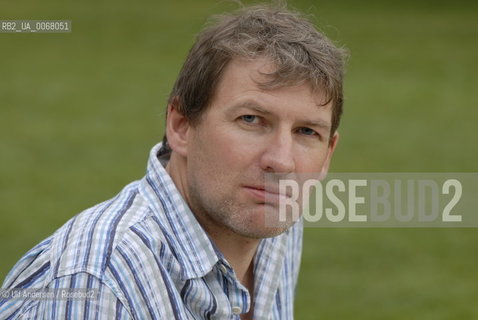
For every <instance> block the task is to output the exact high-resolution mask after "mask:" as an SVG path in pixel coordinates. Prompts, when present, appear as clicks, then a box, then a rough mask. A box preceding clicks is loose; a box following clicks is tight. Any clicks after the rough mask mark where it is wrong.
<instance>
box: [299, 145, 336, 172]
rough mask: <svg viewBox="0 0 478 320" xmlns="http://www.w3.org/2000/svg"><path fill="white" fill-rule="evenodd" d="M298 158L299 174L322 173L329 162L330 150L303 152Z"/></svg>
mask: <svg viewBox="0 0 478 320" xmlns="http://www.w3.org/2000/svg"><path fill="white" fill-rule="evenodd" d="M298 154H299V155H300V156H298V157H296V169H297V172H320V171H321V170H322V168H323V167H324V165H325V162H326V160H327V154H328V149H325V150H321V151H310V150H307V152H304V151H302V152H301V153H298Z"/></svg>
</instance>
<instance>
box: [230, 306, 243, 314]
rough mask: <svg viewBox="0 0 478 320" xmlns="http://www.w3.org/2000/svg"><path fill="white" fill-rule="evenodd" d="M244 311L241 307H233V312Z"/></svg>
mask: <svg viewBox="0 0 478 320" xmlns="http://www.w3.org/2000/svg"><path fill="white" fill-rule="evenodd" d="M241 311H242V309H241V307H232V313H234V314H240V313H241Z"/></svg>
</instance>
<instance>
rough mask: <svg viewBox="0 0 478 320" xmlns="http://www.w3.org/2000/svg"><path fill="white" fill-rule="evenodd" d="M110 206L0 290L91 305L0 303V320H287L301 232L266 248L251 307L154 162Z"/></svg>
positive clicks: (78, 224)
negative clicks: (56, 295)
mask: <svg viewBox="0 0 478 320" xmlns="http://www.w3.org/2000/svg"><path fill="white" fill-rule="evenodd" d="M160 146H161V144H158V145H156V146H155V147H154V148H153V149H152V150H151V154H150V158H149V163H148V169H147V174H146V176H145V177H144V178H143V179H142V180H139V181H136V182H133V183H131V184H129V185H127V186H126V187H125V188H124V189H123V190H122V191H121V192H120V193H119V194H118V195H117V196H116V197H114V198H113V199H111V200H108V201H106V202H103V203H101V204H98V205H96V206H95V207H93V208H90V209H88V210H86V211H84V212H82V213H80V214H79V215H77V216H75V217H74V218H72V219H71V220H70V221H68V222H67V223H66V224H65V225H64V226H63V227H61V228H60V229H59V230H57V231H56V232H55V233H54V234H53V235H52V236H51V237H49V238H47V239H46V240H44V241H43V242H41V243H40V244H38V245H37V246H36V247H34V248H33V249H32V250H30V251H29V252H28V253H27V254H26V255H25V256H24V257H23V258H22V259H21V260H20V261H19V262H18V263H17V264H16V265H15V267H14V268H13V269H12V271H10V273H9V274H8V276H7V278H6V279H5V282H4V283H3V288H49V289H54V288H88V289H95V290H96V292H97V294H98V295H97V299H50V300H48V299H33V298H27V299H3V300H0V319H18V318H21V319H113V318H114V319H131V318H132V319H166V320H171V319H239V314H240V313H245V312H247V311H248V310H249V308H250V305H251V301H252V303H253V304H254V319H258V320H261V319H292V318H293V301H294V291H295V285H296V282H297V275H298V271H299V263H300V254H301V246H302V224H301V223H296V224H295V225H294V226H293V227H291V228H290V229H289V230H288V231H287V232H285V233H283V234H281V235H280V236H277V237H274V238H268V239H263V240H261V242H260V245H259V247H258V249H257V252H256V255H255V258H254V276H255V280H254V281H255V282H254V298H253V299H252V300H251V297H250V295H249V292H248V290H247V289H246V288H245V287H244V286H242V285H241V283H240V282H239V281H238V279H237V278H236V276H235V273H234V271H233V269H232V268H231V266H230V264H229V263H228V262H227V261H226V260H225V258H224V257H223V255H222V254H221V253H220V252H219V251H218V250H217V249H216V248H215V246H214V245H213V244H212V242H211V240H210V239H209V238H208V236H207V234H206V233H205V232H204V230H203V229H202V228H201V226H200V225H199V223H198V222H197V220H196V218H195V217H194V215H193V213H192V212H191V211H190V209H189V208H188V206H187V205H186V204H185V202H184V200H183V198H182V196H181V194H180V193H179V192H178V190H177V189H176V186H175V185H174V183H173V181H172V180H171V178H170V176H169V175H168V173H167V172H166V171H165V169H164V168H163V166H162V164H161V162H160V161H159V160H158V152H159V149H160Z"/></svg>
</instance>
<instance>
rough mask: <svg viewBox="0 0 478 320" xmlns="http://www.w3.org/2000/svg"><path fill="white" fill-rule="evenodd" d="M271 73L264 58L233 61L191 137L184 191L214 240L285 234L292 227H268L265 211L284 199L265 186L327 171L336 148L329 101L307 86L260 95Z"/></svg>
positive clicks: (276, 90) (192, 129)
mask: <svg viewBox="0 0 478 320" xmlns="http://www.w3.org/2000/svg"><path fill="white" fill-rule="evenodd" d="M273 68H274V66H273V65H272V64H271V63H269V62H268V61H267V60H264V59H256V60H253V61H245V60H239V59H235V60H233V61H231V62H230V63H229V64H228V66H227V67H226V68H225V70H224V73H223V75H222V79H221V80H220V82H219V84H218V87H217V90H216V94H215V96H214V97H213V99H212V102H211V104H210V106H209V108H208V109H207V110H206V111H205V113H204V114H203V116H202V118H201V120H200V121H199V123H198V124H196V125H194V126H191V127H190V129H189V130H188V134H187V141H188V142H187V154H186V163H187V165H186V167H187V169H186V180H187V181H186V182H185V185H186V190H183V191H184V193H185V197H186V200H187V202H188V204H189V205H190V206H191V209H192V211H193V212H194V213H195V214H196V216H197V217H198V220H199V221H200V222H201V224H202V225H203V226H204V227H205V229H206V230H207V231H208V232H210V233H214V232H224V231H228V232H234V233H236V234H239V235H242V236H246V237H249V238H264V237H270V236H275V235H277V234H280V233H282V232H283V231H285V230H286V229H287V228H288V227H290V224H291V222H289V223H287V224H286V225H282V226H280V227H274V228H272V227H266V224H265V212H266V210H275V211H277V203H275V204H274V203H272V204H271V203H270V201H268V200H267V199H275V201H278V199H279V196H278V195H277V188H278V185H277V184H276V185H270V183H266V180H265V175H266V174H267V173H280V174H288V173H302V172H322V173H325V172H326V171H327V169H328V164H329V160H330V157H331V155H332V152H333V149H334V147H335V142H336V136H334V137H333V138H332V141H330V139H329V136H330V125H331V117H332V111H331V104H330V103H329V104H327V105H325V106H323V103H324V101H325V98H324V97H323V96H321V95H320V94H316V93H313V92H312V91H311V90H310V87H309V85H307V84H302V85H298V86H293V87H283V88H278V89H273V90H263V89H260V88H259V87H258V85H257V81H259V82H261V81H264V80H266V78H264V77H265V76H264V75H263V74H261V72H262V73H263V72H270V71H272V70H273ZM329 142H331V143H329ZM273 201H274V200H273ZM277 215H278V212H277Z"/></svg>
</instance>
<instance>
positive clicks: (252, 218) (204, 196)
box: [189, 180, 293, 239]
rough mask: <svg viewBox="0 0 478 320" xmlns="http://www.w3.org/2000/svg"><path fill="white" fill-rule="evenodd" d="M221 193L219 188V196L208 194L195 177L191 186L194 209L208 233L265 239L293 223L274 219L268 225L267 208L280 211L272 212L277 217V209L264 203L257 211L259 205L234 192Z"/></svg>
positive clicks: (191, 199)
mask: <svg viewBox="0 0 478 320" xmlns="http://www.w3.org/2000/svg"><path fill="white" fill-rule="evenodd" d="M190 181H191V180H190ZM201 190H202V191H201ZM210 192H211V190H210ZM223 192H224V191H223ZM212 193H214V191H212ZM218 195H220V193H219V192H217V191H216V196H214V195H211V194H208V193H207V192H205V191H204V188H201V187H200V186H198V185H197V184H196V183H194V180H193V181H191V183H190V185H189V198H190V199H189V200H190V202H191V203H190V206H191V211H192V212H193V213H194V215H195V216H196V218H197V219H198V221H199V223H200V224H201V225H202V227H203V228H204V229H205V230H206V231H207V232H210V231H211V230H212V229H214V230H221V229H223V230H224V231H225V232H233V233H235V234H237V235H240V236H242V237H246V238H252V239H263V238H270V237H275V236H278V235H280V234H281V233H283V232H285V231H286V230H287V229H289V228H290V227H291V225H292V224H293V222H291V221H286V222H278V220H279V219H278V218H277V219H275V218H274V220H277V221H274V222H273V223H267V224H266V217H265V215H266V213H265V210H276V211H277V212H273V213H269V214H271V215H272V214H273V215H274V216H276V215H277V216H278V214H279V212H278V210H277V209H274V208H272V207H268V206H267V205H262V206H263V208H262V210H261V212H257V208H255V209H254V208H253V207H252V206H254V205H253V204H249V205H248V204H245V203H240V202H239V201H238V200H236V199H234V198H233V196H234V195H229V194H226V193H224V195H222V196H219V197H218ZM254 211H255V212H254ZM258 215H260V216H258ZM269 224H270V226H269Z"/></svg>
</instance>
